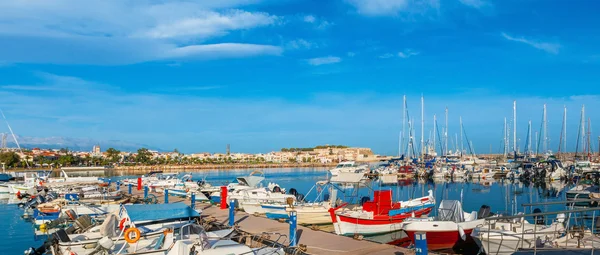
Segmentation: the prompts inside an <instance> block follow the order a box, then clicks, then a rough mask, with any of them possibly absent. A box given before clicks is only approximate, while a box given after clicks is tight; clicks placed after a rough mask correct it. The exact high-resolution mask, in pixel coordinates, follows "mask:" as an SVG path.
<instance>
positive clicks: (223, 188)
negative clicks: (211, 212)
mask: <svg viewBox="0 0 600 255" xmlns="http://www.w3.org/2000/svg"><path fill="white" fill-rule="evenodd" d="M221 209H223V210H225V209H227V186H221Z"/></svg>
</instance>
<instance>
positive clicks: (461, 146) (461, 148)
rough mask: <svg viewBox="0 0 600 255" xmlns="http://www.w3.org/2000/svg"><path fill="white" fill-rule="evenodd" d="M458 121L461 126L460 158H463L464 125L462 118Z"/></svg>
mask: <svg viewBox="0 0 600 255" xmlns="http://www.w3.org/2000/svg"><path fill="white" fill-rule="evenodd" d="M458 121H459V124H460V157H461V158H462V154H463V151H464V149H465V148H464V147H463V124H462V116H459V117H458Z"/></svg>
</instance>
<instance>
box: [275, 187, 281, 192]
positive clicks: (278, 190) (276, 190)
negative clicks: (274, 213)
mask: <svg viewBox="0 0 600 255" xmlns="http://www.w3.org/2000/svg"><path fill="white" fill-rule="evenodd" d="M273 192H281V188H280V187H279V186H275V187H273Z"/></svg>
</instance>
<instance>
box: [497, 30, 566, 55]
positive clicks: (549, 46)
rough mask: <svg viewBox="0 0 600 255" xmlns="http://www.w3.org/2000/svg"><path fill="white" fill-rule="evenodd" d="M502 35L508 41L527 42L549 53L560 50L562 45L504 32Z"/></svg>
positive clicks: (555, 52) (556, 52)
mask: <svg viewBox="0 0 600 255" xmlns="http://www.w3.org/2000/svg"><path fill="white" fill-rule="evenodd" d="M502 37H504V38H505V39H506V40H509V41H514V42H520V43H524V44H527V45H529V46H531V47H534V48H536V49H539V50H543V51H545V52H548V53H551V54H558V53H559V51H560V48H561V47H562V46H561V45H560V44H558V43H547V42H539V41H535V40H530V39H525V38H524V37H513V36H510V35H508V34H506V33H502Z"/></svg>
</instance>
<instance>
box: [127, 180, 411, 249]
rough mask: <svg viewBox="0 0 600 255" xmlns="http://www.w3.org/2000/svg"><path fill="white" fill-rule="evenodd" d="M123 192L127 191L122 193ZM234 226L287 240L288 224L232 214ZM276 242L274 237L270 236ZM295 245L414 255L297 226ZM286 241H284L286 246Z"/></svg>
mask: <svg viewBox="0 0 600 255" xmlns="http://www.w3.org/2000/svg"><path fill="white" fill-rule="evenodd" d="M124 190H126V189H124ZM152 194H154V195H156V196H157V198H158V201H159V203H163V202H164V195H163V194H160V193H152ZM133 195H134V196H136V195H137V196H140V197H143V191H137V190H134V191H133ZM175 202H185V203H186V204H189V203H190V202H191V201H190V199H189V198H188V199H185V198H182V197H176V196H170V197H169V203H175ZM196 208H197V209H202V210H203V211H202V215H203V216H208V217H214V219H216V220H217V221H219V222H221V223H223V224H227V223H228V222H229V210H221V209H220V208H219V206H214V205H210V204H206V203H197V204H196ZM235 223H236V225H238V227H239V229H240V230H241V231H244V232H247V233H250V234H258V235H260V234H262V233H263V232H272V233H279V234H281V235H285V236H289V224H288V223H285V222H279V221H276V220H271V219H267V218H264V217H259V216H254V215H250V214H247V213H245V212H242V211H236V212H235ZM271 238H272V239H276V238H277V237H276V236H271ZM297 240H298V242H297V243H298V245H299V246H301V245H305V246H306V248H307V250H306V253H308V254H348V255H353V254H369V255H374V254H414V253H415V252H414V251H413V250H410V249H406V248H402V247H397V246H393V245H388V244H381V243H376V242H372V241H368V240H356V239H354V238H351V237H346V236H338V235H336V234H334V233H330V232H325V231H320V230H312V229H311V228H307V227H303V226H300V225H298V231H297ZM287 242H289V240H286V244H287Z"/></svg>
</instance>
